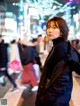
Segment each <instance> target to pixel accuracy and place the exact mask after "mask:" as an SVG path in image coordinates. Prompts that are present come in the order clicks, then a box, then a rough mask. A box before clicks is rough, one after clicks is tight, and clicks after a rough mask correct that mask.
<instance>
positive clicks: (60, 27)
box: [35, 16, 80, 106]
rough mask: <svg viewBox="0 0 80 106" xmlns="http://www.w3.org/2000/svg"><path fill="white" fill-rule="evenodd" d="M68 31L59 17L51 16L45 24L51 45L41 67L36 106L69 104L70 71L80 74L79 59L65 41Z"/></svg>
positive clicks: (67, 105) (70, 88)
mask: <svg viewBox="0 0 80 106" xmlns="http://www.w3.org/2000/svg"><path fill="white" fill-rule="evenodd" d="M68 32H69V29H68V26H67V24H66V21H65V20H64V19H63V18H61V17H57V16H56V17H53V18H51V19H50V20H48V22H47V24H46V33H47V36H48V38H49V40H51V41H52V42H53V47H52V49H51V51H50V53H49V55H48V57H47V59H46V61H45V64H44V67H43V71H42V75H41V79H40V83H39V89H38V92H37V97H36V102H35V105H36V106H69V101H70V98H71V92H72V87H73V78H72V71H76V73H78V74H80V64H79V62H80V60H79V56H78V53H77V52H76V50H75V49H74V48H73V47H72V46H71V44H70V42H68V41H67V37H68Z"/></svg>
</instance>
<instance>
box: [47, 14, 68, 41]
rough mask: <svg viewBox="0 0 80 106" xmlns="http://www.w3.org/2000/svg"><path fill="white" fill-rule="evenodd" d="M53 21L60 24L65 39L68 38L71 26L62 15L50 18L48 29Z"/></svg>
mask: <svg viewBox="0 0 80 106" xmlns="http://www.w3.org/2000/svg"><path fill="white" fill-rule="evenodd" d="M52 21H53V22H54V23H55V25H56V24H58V26H59V29H60V31H61V33H62V37H63V38H64V40H67V37H68V32H69V28H68V26H67V23H66V21H65V20H64V19H63V18H61V17H57V16H56V17H53V18H51V19H50V20H48V22H47V24H46V29H47V28H48V26H49V25H50V24H51V22H52ZM56 26H57V25H56Z"/></svg>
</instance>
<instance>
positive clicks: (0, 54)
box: [0, 35, 18, 91]
mask: <svg viewBox="0 0 80 106" xmlns="http://www.w3.org/2000/svg"><path fill="white" fill-rule="evenodd" d="M7 48H8V45H7V44H5V43H4V40H3V39H2V36H1V35H0V71H2V72H4V75H3V76H6V77H7V78H8V79H9V81H10V82H11V83H12V85H13V88H12V89H11V91H15V90H17V89H18V87H17V84H16V83H15V81H14V79H13V78H12V77H11V76H10V75H9V73H8V51H7Z"/></svg>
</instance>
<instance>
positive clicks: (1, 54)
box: [0, 42, 8, 68]
mask: <svg viewBox="0 0 80 106" xmlns="http://www.w3.org/2000/svg"><path fill="white" fill-rule="evenodd" d="M7 47H8V45H7V44H4V43H3V42H1V43H0V68H3V67H4V68H6V67H7V63H8V54H7Z"/></svg>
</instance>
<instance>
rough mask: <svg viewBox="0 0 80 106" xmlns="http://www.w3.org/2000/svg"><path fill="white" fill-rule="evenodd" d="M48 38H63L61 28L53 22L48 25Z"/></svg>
mask: <svg viewBox="0 0 80 106" xmlns="http://www.w3.org/2000/svg"><path fill="white" fill-rule="evenodd" d="M46 33H47V36H48V38H49V39H50V40H53V39H56V38H58V37H60V36H61V34H60V28H59V27H58V24H57V22H56V23H54V22H53V21H52V22H50V24H48V26H47V29H46Z"/></svg>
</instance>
